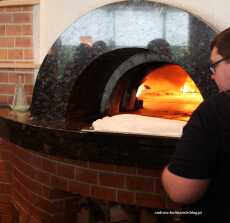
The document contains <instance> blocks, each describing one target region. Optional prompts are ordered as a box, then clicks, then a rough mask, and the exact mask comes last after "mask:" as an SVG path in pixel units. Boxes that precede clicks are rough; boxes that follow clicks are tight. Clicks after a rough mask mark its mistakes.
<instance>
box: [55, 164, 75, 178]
mask: <svg viewBox="0 0 230 223" xmlns="http://www.w3.org/2000/svg"><path fill="white" fill-rule="evenodd" d="M57 175H58V176H62V177H66V178H70V179H72V178H74V167H73V166H69V165H65V164H59V163H57Z"/></svg>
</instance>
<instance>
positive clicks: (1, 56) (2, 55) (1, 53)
mask: <svg viewBox="0 0 230 223" xmlns="http://www.w3.org/2000/svg"><path fill="white" fill-rule="evenodd" d="M6 59H7V50H5V49H0V60H6Z"/></svg>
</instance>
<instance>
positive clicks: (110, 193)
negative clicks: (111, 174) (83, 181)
mask: <svg viewBox="0 0 230 223" xmlns="http://www.w3.org/2000/svg"><path fill="white" fill-rule="evenodd" d="M91 194H92V197H94V198H97V199H102V200H106V201H116V191H115V190H113V189H109V188H103V187H97V186H92V188H91Z"/></svg>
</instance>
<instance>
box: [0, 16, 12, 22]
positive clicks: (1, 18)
mask: <svg viewBox="0 0 230 223" xmlns="http://www.w3.org/2000/svg"><path fill="white" fill-rule="evenodd" d="M12 21H13V16H12V14H0V23H11V22H12Z"/></svg>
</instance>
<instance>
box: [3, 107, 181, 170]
mask: <svg viewBox="0 0 230 223" xmlns="http://www.w3.org/2000/svg"><path fill="white" fill-rule="evenodd" d="M80 126H82V125H78V126H77V127H76V129H74V130H73V129H68V127H67V126H66V124H65V122H64V121H61V120H60V121H44V120H36V119H33V118H32V117H31V115H30V113H29V112H25V113H20V112H15V111H12V110H10V109H8V108H1V109H0V137H2V138H4V139H6V140H8V141H10V142H12V143H14V144H16V145H19V146H21V147H24V148H26V149H30V150H34V151H39V152H44V153H46V154H50V155H55V156H62V157H66V158H70V159H77V160H88V161H95V162H102V163H110V164H118V165H119V164H120V165H129V166H136V167H146V168H147V167H148V168H162V167H163V166H164V165H165V164H166V163H167V162H168V160H169V158H170V156H171V154H172V153H173V151H174V149H175V145H176V142H177V140H178V138H173V137H162V136H161V137H159V136H154V135H153V136H152V135H139V134H128V133H127V134H124V133H108V132H95V131H93V130H90V128H89V126H88V127H85V128H80ZM85 126H87V125H85Z"/></svg>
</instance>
